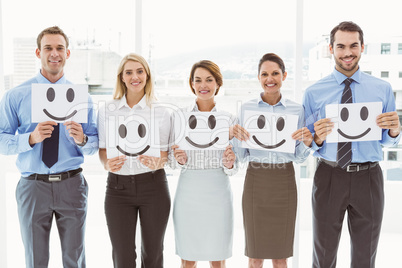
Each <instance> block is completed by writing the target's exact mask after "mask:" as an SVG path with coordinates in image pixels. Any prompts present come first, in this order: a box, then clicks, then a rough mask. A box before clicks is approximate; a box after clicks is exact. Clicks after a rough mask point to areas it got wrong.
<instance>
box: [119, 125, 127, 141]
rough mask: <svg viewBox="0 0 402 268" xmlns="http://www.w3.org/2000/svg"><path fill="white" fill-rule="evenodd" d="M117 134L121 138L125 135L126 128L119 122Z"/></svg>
mask: <svg viewBox="0 0 402 268" xmlns="http://www.w3.org/2000/svg"><path fill="white" fill-rule="evenodd" d="M119 135H120V137H121V138H122V139H125V138H126V136H127V128H126V126H125V125H123V124H121V125H120V126H119Z"/></svg>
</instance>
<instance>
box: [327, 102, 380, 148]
mask: <svg viewBox="0 0 402 268" xmlns="http://www.w3.org/2000/svg"><path fill="white" fill-rule="evenodd" d="M381 113H382V103H381V102H365V103H346V104H328V105H326V106H325V114H326V118H331V121H332V122H333V123H334V128H333V129H332V132H331V133H330V134H329V135H328V136H327V138H326V141H327V142H328V143H335V142H352V141H373V140H381V137H382V131H381V128H380V127H379V126H377V124H376V118H377V116H378V115H380V114H381Z"/></svg>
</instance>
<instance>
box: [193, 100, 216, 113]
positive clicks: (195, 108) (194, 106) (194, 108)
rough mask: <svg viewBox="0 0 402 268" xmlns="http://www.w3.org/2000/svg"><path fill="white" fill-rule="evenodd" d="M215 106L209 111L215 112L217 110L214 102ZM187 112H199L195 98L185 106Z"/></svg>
mask: <svg viewBox="0 0 402 268" xmlns="http://www.w3.org/2000/svg"><path fill="white" fill-rule="evenodd" d="M214 104H215V106H214V107H213V108H212V110H211V112H217V111H218V110H217V109H216V102H214ZM187 112H200V110H199V109H198V104H197V99H195V100H194V104H193V105H190V106H189V107H188V108H187Z"/></svg>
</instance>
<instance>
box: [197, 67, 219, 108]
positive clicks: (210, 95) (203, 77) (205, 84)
mask: <svg viewBox="0 0 402 268" xmlns="http://www.w3.org/2000/svg"><path fill="white" fill-rule="evenodd" d="M192 86H193V89H194V92H195V95H196V96H197V100H200V101H208V102H209V101H211V102H213V101H214V96H215V93H216V90H217V89H218V88H219V86H218V84H217V83H216V80H215V77H214V76H213V75H212V74H211V73H210V72H209V71H208V70H207V69H204V68H197V69H196V70H195V72H194V80H193V82H192Z"/></svg>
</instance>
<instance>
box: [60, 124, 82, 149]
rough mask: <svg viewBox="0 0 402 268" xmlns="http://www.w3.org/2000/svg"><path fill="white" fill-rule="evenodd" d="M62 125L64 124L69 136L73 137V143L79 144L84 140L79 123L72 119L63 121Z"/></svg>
mask: <svg viewBox="0 0 402 268" xmlns="http://www.w3.org/2000/svg"><path fill="white" fill-rule="evenodd" d="M64 125H65V126H66V129H67V130H68V133H69V134H70V137H73V139H74V141H75V143H77V144H80V143H83V142H84V131H83V129H82V125H81V124H78V123H76V122H74V121H68V122H65V123H64Z"/></svg>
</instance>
